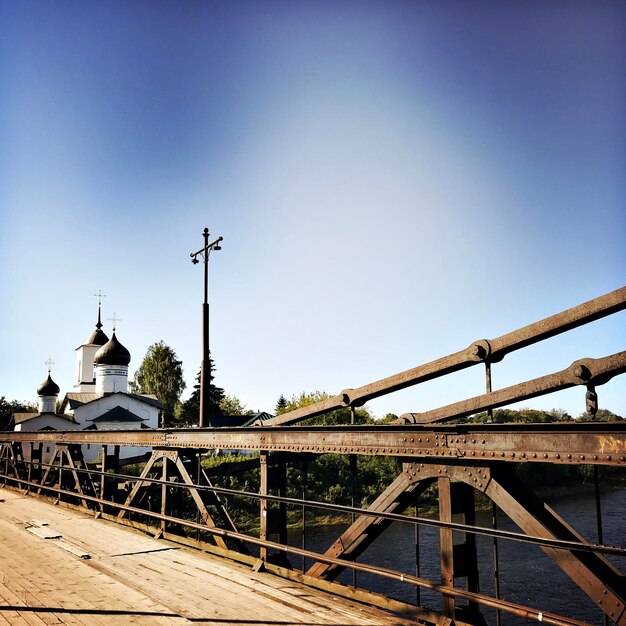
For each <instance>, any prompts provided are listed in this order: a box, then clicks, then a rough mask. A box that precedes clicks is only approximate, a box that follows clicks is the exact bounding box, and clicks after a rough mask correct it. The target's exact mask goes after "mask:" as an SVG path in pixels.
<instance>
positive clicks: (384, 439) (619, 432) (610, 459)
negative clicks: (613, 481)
mask: <svg viewBox="0 0 626 626" xmlns="http://www.w3.org/2000/svg"><path fill="white" fill-rule="evenodd" d="M11 441H15V442H24V441H43V442H49V443H61V444H87V443H91V444H105V445H120V446H153V447H159V448H171V449H182V448H202V449H211V448H221V449H229V450H256V451H261V450H268V451H272V452H275V451H284V452H293V453H303V452H308V453H315V454H324V453H340V454H360V455H370V456H372V455H374V456H377V455H382V456H401V457H407V458H413V459H419V458H423V459H430V460H431V461H432V460H437V461H440V462H445V460H446V459H447V460H450V461H458V460H462V461H463V462H468V461H474V460H475V461H484V460H498V461H509V462H546V463H560V464H570V465H581V464H591V465H612V466H625V465H626V422H587V423H579V422H560V423H554V424H454V425H428V426H423V425H415V426H393V425H380V426H376V425H372V426H353V427H351V426H287V427H283V428H278V427H276V428H267V429H265V428H263V429H261V428H214V429H202V430H200V429H197V428H196V429H180V430H156V429H155V430H148V429H145V430H131V431H67V432H59V431H55V432H49V431H47V432H38V433H19V432H10V433H0V442H11Z"/></svg>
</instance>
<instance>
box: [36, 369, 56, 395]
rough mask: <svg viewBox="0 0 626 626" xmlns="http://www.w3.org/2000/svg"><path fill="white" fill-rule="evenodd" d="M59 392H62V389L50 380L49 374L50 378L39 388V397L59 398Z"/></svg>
mask: <svg viewBox="0 0 626 626" xmlns="http://www.w3.org/2000/svg"><path fill="white" fill-rule="evenodd" d="M59 391H61V388H60V387H59V385H57V384H56V383H55V382H54V381H53V380H52V378H50V374H48V378H46V380H44V381H43V382H42V383H41V385H39V387H37V395H40V396H58V395H59Z"/></svg>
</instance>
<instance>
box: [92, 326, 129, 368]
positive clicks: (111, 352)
mask: <svg viewBox="0 0 626 626" xmlns="http://www.w3.org/2000/svg"><path fill="white" fill-rule="evenodd" d="M103 334H104V333H103ZM94 363H95V364H96V365H128V364H129V363H130V352H129V351H128V350H127V349H126V348H125V347H124V346H123V345H122V344H121V343H120V342H119V341H118V340H117V337H116V336H115V331H113V335H112V337H111V339H109V341H107V342H106V343H105V344H104V345H103V346H102V347H101V348H100V349H99V350H98V352H96V357H95V359H94Z"/></svg>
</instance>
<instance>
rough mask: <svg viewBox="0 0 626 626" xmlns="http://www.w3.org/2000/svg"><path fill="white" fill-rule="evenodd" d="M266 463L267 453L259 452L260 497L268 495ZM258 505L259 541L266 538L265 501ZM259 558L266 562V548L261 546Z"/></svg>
mask: <svg viewBox="0 0 626 626" xmlns="http://www.w3.org/2000/svg"><path fill="white" fill-rule="evenodd" d="M267 461H268V453H267V451H261V453H260V454H259V462H260V469H261V484H260V486H259V490H260V495H262V496H266V495H268V487H269V485H268V476H267V471H268V468H267ZM259 503H260V517H261V519H260V520H259V539H262V540H266V539H267V538H268V523H267V522H268V520H267V508H268V507H267V500H265V499H263V498H261V499H260V500H259ZM259 557H260V559H261V561H266V560H267V548H266V547H264V546H261V548H260V550H259Z"/></svg>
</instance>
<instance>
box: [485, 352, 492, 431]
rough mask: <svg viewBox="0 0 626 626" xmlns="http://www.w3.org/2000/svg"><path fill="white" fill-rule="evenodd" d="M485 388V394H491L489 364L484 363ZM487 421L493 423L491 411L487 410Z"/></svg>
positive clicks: (487, 362)
mask: <svg viewBox="0 0 626 626" xmlns="http://www.w3.org/2000/svg"><path fill="white" fill-rule="evenodd" d="M485 387H486V389H487V393H491V363H490V362H489V361H485ZM487 421H488V422H493V409H487Z"/></svg>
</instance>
